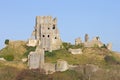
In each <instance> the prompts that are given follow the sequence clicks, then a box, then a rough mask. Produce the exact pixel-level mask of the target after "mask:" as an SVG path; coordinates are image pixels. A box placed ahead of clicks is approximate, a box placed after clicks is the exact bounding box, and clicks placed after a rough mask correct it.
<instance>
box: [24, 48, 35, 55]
mask: <svg viewBox="0 0 120 80" xmlns="http://www.w3.org/2000/svg"><path fill="white" fill-rule="evenodd" d="M25 48H26V50H27V51H26V52H25V53H24V54H23V56H24V57H27V56H28V54H29V53H30V52H31V51H35V50H36V46H35V47H32V46H29V47H28V46H25Z"/></svg>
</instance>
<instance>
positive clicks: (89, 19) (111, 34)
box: [0, 0, 120, 52]
mask: <svg viewBox="0 0 120 80" xmlns="http://www.w3.org/2000/svg"><path fill="white" fill-rule="evenodd" d="M37 15H39V16H44V15H45V16H46V15H51V16H53V17H57V18H58V28H59V30H60V35H61V38H62V40H63V41H67V42H71V43H74V40H75V38H77V37H81V38H82V40H84V35H85V33H88V34H89V37H90V39H92V38H93V37H95V36H99V37H100V39H101V41H102V42H103V43H109V42H111V43H113V50H114V51H119V52H120V41H119V40H120V37H119V35H120V30H119V28H120V0H0V48H2V47H3V45H4V40H5V39H10V40H27V39H28V38H29V37H30V35H31V32H32V30H33V29H34V25H35V17H36V16H37Z"/></svg>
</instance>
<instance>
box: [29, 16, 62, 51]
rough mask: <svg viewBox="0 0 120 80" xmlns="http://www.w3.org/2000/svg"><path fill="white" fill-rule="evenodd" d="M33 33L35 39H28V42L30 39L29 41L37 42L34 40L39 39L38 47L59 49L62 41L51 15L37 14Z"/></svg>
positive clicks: (55, 21) (49, 49)
mask: <svg viewBox="0 0 120 80" xmlns="http://www.w3.org/2000/svg"><path fill="white" fill-rule="evenodd" d="M33 33H34V34H32V35H34V40H35V41H34V40H29V43H30V41H31V43H32V42H34V43H37V42H36V41H40V42H41V44H40V47H41V48H42V49H44V50H45V51H52V50H57V49H60V47H61V45H62V41H61V39H60V34H59V30H58V28H57V19H56V18H54V19H53V18H52V17H51V16H37V17H36V24H35V29H34V31H33ZM34 43H33V44H34ZM29 45H30V44H29Z"/></svg>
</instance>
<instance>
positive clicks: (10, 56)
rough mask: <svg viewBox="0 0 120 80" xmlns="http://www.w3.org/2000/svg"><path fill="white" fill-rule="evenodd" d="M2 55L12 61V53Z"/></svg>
mask: <svg viewBox="0 0 120 80" xmlns="http://www.w3.org/2000/svg"><path fill="white" fill-rule="evenodd" d="M3 57H4V59H6V60H7V61H13V60H14V55H13V54H7V55H4V56H3Z"/></svg>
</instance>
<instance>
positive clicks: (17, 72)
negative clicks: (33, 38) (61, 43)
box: [0, 41, 120, 80]
mask: <svg viewBox="0 0 120 80" xmlns="http://www.w3.org/2000/svg"><path fill="white" fill-rule="evenodd" d="M25 44H26V43H25V42H23V41H15V42H12V43H10V44H9V45H8V46H6V47H5V48H4V49H2V50H1V51H0V56H3V55H6V54H13V55H14V61H10V62H7V61H6V62H3V61H0V80H18V79H19V80H39V79H42V80H49V79H51V80H67V79H69V80H78V79H79V80H86V79H85V78H86V77H87V76H84V75H86V74H85V73H80V72H79V71H71V70H69V71H65V72H62V73H61V72H57V73H54V74H52V75H42V74H41V75H39V72H36V71H31V70H27V65H26V64H24V63H22V62H21V58H22V57H23V56H24V54H28V52H30V51H31V50H33V48H28V47H27V48H26V47H25ZM67 46H68V45H67ZM72 47H74V46H73V45H72ZM77 47H79V46H77ZM80 47H81V46H80ZM74 48H76V47H74ZM67 49H68V47H67V48H66V47H65V48H63V49H60V50H56V51H53V52H52V55H46V57H45V61H46V62H52V63H55V62H56V61H57V59H64V60H66V61H68V63H69V64H81V65H82V64H95V65H98V66H106V64H107V63H106V62H105V60H104V57H105V56H106V55H110V56H113V57H114V58H115V59H116V60H117V61H120V56H119V54H116V53H114V52H111V51H109V50H107V49H105V48H95V47H94V48H82V49H83V54H82V55H72V54H70V53H69V52H68V51H67ZM26 52H27V53H26ZM48 54H49V52H48ZM26 57H27V56H26ZM109 66H110V67H109ZM108 67H109V69H110V71H109V72H105V71H106V70H101V71H99V72H96V73H94V74H93V75H92V78H93V77H94V79H92V80H96V79H97V80H98V78H99V79H101V80H106V79H108V80H110V79H114V80H117V78H119V75H120V73H117V72H120V71H119V70H120V66H119V65H107V69H108ZM37 71H38V70H37ZM116 71H117V72H116ZM97 73H99V75H97ZM114 75H115V76H116V77H117V76H118V77H117V78H116V79H115V78H114V77H115V76H114ZM101 76H102V77H101ZM104 77H108V78H104ZM87 79H88V77H87Z"/></svg>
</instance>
